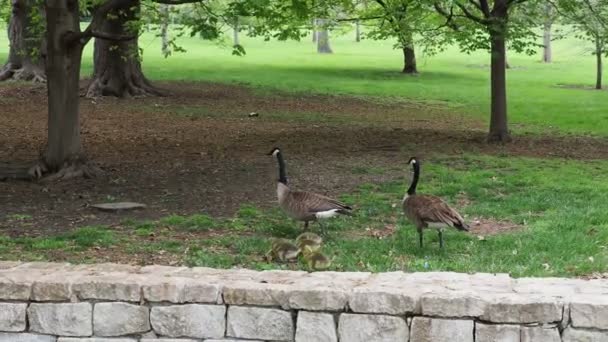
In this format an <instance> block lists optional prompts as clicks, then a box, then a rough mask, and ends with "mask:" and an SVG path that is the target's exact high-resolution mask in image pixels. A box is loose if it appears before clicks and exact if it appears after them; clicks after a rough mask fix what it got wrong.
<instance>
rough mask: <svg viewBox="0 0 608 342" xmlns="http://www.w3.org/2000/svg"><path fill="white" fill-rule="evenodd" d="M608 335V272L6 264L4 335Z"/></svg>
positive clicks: (591, 338)
mask: <svg viewBox="0 0 608 342" xmlns="http://www.w3.org/2000/svg"><path fill="white" fill-rule="evenodd" d="M220 340H221V341H224V342H226V341H297V342H305V341H311V342H312V341H327V342H331V341H342V342H373V341H400V342H407V341H410V342H460V341H462V342H472V341H477V342H486V341H488V342H489V341H504V342H507V341H508V342H559V341H564V342H575V341H577V342H608V280H589V281H585V280H576V279H558V278H545V279H535V278H534V279H532V278H522V279H513V278H510V277H509V276H508V275H504V274H473V275H468V274H460V273H402V272H391V273H378V274H371V273H363V272H362V273H338V272H317V273H307V272H293V271H264V272H256V271H250V270H216V269H210V268H185V267H165V266H147V267H135V266H127V265H115V264H98V265H69V264H57V263H18V262H0V342H194V341H199V342H200V341H207V342H211V341H220Z"/></svg>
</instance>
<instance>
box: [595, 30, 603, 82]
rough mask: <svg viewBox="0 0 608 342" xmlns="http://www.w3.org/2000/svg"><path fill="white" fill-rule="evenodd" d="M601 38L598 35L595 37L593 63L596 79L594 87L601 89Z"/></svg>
mask: <svg viewBox="0 0 608 342" xmlns="http://www.w3.org/2000/svg"><path fill="white" fill-rule="evenodd" d="M602 45H603V44H602V40H601V38H600V37H595V65H596V79H595V89H598V90H600V89H602V52H603V49H602Z"/></svg>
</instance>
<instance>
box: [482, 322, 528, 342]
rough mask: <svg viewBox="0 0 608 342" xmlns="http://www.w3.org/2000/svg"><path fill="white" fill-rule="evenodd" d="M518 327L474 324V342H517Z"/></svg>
mask: <svg viewBox="0 0 608 342" xmlns="http://www.w3.org/2000/svg"><path fill="white" fill-rule="evenodd" d="M519 336H520V327H519V325H507V324H483V323H475V342H519Z"/></svg>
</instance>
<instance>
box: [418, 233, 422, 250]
mask: <svg viewBox="0 0 608 342" xmlns="http://www.w3.org/2000/svg"><path fill="white" fill-rule="evenodd" d="M418 238H419V239H420V248H422V228H418Z"/></svg>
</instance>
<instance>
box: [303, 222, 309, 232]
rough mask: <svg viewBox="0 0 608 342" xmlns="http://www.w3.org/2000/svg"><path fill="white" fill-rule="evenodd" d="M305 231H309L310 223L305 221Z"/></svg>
mask: <svg viewBox="0 0 608 342" xmlns="http://www.w3.org/2000/svg"><path fill="white" fill-rule="evenodd" d="M304 230H305V231H306V230H308V221H304Z"/></svg>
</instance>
